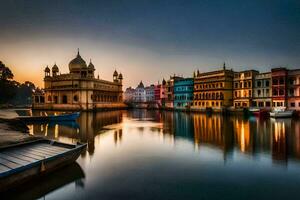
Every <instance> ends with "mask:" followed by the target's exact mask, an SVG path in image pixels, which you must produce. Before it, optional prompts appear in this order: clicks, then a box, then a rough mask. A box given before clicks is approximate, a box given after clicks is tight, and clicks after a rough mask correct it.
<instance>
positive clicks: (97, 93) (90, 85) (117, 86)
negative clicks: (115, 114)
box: [33, 51, 125, 110]
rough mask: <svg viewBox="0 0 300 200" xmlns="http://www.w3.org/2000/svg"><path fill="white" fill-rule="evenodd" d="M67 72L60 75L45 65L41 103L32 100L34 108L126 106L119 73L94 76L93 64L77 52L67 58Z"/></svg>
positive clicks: (69, 108) (91, 108)
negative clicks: (108, 75) (101, 77)
mask: <svg viewBox="0 0 300 200" xmlns="http://www.w3.org/2000/svg"><path fill="white" fill-rule="evenodd" d="M69 70H70V72H69V73H66V74H60V73H59V68H58V66H57V65H56V64H55V65H54V66H53V67H52V74H51V70H50V68H49V67H48V66H47V67H46V68H45V77H44V99H45V100H44V102H41V101H34V103H33V109H52V110H93V109H109V108H120V107H125V105H124V103H123V91H122V80H123V76H122V74H121V73H120V74H118V72H117V71H115V72H114V73H113V80H112V81H107V80H102V79H100V78H99V76H98V78H95V75H94V72H95V67H94V65H93V64H92V62H91V61H90V63H89V65H87V64H86V62H85V60H83V59H82V58H81V56H80V54H79V51H78V54H77V56H76V57H75V58H74V59H73V60H71V61H70V63H69Z"/></svg>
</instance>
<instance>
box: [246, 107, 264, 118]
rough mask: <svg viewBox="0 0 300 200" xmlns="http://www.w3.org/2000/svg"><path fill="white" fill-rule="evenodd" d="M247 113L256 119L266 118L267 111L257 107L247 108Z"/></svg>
mask: <svg viewBox="0 0 300 200" xmlns="http://www.w3.org/2000/svg"><path fill="white" fill-rule="evenodd" d="M249 112H250V114H252V115H254V116H256V117H266V116H267V115H268V111H267V110H266V109H263V108H257V107H252V108H249Z"/></svg>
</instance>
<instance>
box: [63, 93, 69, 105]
mask: <svg viewBox="0 0 300 200" xmlns="http://www.w3.org/2000/svg"><path fill="white" fill-rule="evenodd" d="M62 103H63V104H67V103H68V97H67V95H63V96H62Z"/></svg>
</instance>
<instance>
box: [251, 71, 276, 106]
mask: <svg viewBox="0 0 300 200" xmlns="http://www.w3.org/2000/svg"><path fill="white" fill-rule="evenodd" d="M254 81H255V82H254V91H253V106H255V107H261V108H271V106H272V104H271V102H272V91H271V90H272V86H271V72H267V73H260V74H257V75H255V77H254Z"/></svg>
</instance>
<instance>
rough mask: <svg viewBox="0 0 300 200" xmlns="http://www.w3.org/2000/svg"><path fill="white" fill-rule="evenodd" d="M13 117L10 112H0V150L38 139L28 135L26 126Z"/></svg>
mask: <svg viewBox="0 0 300 200" xmlns="http://www.w3.org/2000/svg"><path fill="white" fill-rule="evenodd" d="M14 115H15V114H14V113H13V112H12V111H11V110H0V148H4V147H7V146H11V145H15V144H19V143H23V142H29V141H34V140H37V139H40V137H36V136H32V135H30V134H29V129H28V127H27V126H26V124H24V123H23V122H22V121H20V120H18V119H14V118H13V116H14Z"/></svg>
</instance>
